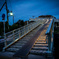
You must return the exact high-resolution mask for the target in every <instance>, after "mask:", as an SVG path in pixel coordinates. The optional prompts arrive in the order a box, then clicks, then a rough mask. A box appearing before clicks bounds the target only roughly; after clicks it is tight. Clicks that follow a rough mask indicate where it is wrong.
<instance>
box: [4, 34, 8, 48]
mask: <svg viewBox="0 0 59 59" xmlns="http://www.w3.org/2000/svg"><path fill="white" fill-rule="evenodd" d="M4 38H5V47H7V39H6V34H5V37H4Z"/></svg>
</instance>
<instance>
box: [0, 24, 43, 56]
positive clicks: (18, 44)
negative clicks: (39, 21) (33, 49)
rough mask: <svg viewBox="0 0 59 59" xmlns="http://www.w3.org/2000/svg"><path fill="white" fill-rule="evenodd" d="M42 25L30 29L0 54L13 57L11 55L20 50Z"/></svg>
mask: <svg viewBox="0 0 59 59" xmlns="http://www.w3.org/2000/svg"><path fill="white" fill-rule="evenodd" d="M42 26H43V25H40V26H38V27H37V28H35V29H34V30H32V31H31V32H30V33H28V34H27V35H26V36H25V37H23V38H21V39H20V40H18V41H17V42H16V43H14V44H13V45H11V46H10V47H9V48H7V49H6V51H5V52H2V53H0V54H1V55H4V56H6V57H13V55H14V54H15V53H16V52H17V51H18V50H20V49H21V48H22V47H23V46H24V45H25V44H26V43H27V42H28V41H29V40H30V38H31V37H33V36H34V35H35V33H36V32H37V31H38V30H39V28H41V27H42Z"/></svg>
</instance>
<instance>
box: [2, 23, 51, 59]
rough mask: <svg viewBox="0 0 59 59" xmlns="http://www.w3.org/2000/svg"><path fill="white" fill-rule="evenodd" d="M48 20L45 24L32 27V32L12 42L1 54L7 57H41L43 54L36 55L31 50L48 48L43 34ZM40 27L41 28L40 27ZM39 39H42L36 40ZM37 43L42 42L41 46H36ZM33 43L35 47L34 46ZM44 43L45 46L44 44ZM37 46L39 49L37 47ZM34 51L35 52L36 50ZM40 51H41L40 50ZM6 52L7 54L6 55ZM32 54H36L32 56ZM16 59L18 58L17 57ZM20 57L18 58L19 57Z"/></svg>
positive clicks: (30, 58) (31, 58) (29, 58)
mask: <svg viewBox="0 0 59 59" xmlns="http://www.w3.org/2000/svg"><path fill="white" fill-rule="evenodd" d="M49 23H50V22H48V23H47V24H45V25H42V26H38V27H37V28H36V29H34V30H33V31H32V32H30V33H29V34H28V35H26V36H25V37H24V38H22V39H21V40H19V41H18V42H17V43H15V44H13V45H12V46H11V47H10V48H8V49H7V50H6V51H5V52H2V53H1V55H3V56H6V57H7V56H8V57H10V58H11V57H16V58H17V57H24V56H27V55H28V54H29V53H30V54H29V55H28V59H35V58H36V59H38V58H40V59H43V58H44V56H38V55H34V54H35V53H32V52H31V51H33V50H36V51H37V50H38V51H39V50H41V49H42V50H43V51H44V50H48V48H47V47H48V45H47V44H46V39H45V38H46V36H45V32H46V30H47V28H48V26H49ZM40 27H41V28H40ZM39 39H41V40H43V41H41V43H40V42H38V40H39ZM37 44H39V45H40V44H42V46H43V47H40V46H41V45H40V46H39V47H38V45H37ZM34 45H35V46H36V45H37V47H34ZM44 45H45V46H44ZM38 48H39V49H38ZM36 51H35V52H36ZM41 52H42V51H41ZM6 54H7V55H6ZM34 56H36V57H35V58H34ZM17 59H18V58H17ZM19 59H20V58H19Z"/></svg>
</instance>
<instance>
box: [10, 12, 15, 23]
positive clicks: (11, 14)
mask: <svg viewBox="0 0 59 59" xmlns="http://www.w3.org/2000/svg"><path fill="white" fill-rule="evenodd" d="M10 16H13V24H14V14H13V13H12V11H11V12H10Z"/></svg>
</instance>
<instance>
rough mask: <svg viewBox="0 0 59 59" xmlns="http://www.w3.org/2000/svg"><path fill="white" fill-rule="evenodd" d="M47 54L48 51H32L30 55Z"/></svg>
mask: <svg viewBox="0 0 59 59" xmlns="http://www.w3.org/2000/svg"><path fill="white" fill-rule="evenodd" d="M46 53H47V51H45V50H44V51H42V50H31V51H30V54H38V55H39V54H46Z"/></svg>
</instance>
